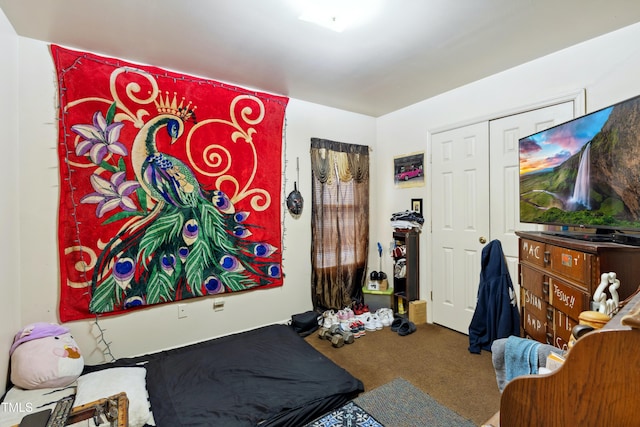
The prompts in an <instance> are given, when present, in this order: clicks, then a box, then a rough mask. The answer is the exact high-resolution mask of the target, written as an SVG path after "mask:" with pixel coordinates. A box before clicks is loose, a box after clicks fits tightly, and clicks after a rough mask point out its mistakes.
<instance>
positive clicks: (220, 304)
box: [213, 298, 224, 311]
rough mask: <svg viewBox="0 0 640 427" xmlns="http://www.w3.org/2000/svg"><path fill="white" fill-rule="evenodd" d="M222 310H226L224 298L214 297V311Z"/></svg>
mask: <svg viewBox="0 0 640 427" xmlns="http://www.w3.org/2000/svg"><path fill="white" fill-rule="evenodd" d="M222 310H224V298H214V299H213V311H222Z"/></svg>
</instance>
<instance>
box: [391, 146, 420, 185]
mask: <svg viewBox="0 0 640 427" xmlns="http://www.w3.org/2000/svg"><path fill="white" fill-rule="evenodd" d="M393 183H394V185H395V186H396V187H398V188H409V187H423V186H424V184H425V182H424V151H422V152H419V153H411V154H405V155H402V156H397V157H394V158H393Z"/></svg>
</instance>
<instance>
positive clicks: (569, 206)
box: [520, 97, 640, 231]
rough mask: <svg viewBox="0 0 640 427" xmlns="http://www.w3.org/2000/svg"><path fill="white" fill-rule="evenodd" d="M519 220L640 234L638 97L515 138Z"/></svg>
mask: <svg viewBox="0 0 640 427" xmlns="http://www.w3.org/2000/svg"><path fill="white" fill-rule="evenodd" d="M520 221H521V222H528V223H537V224H554V225H568V226H584V227H587V228H596V229H608V230H635V231H637V230H640V97H635V98H631V99H629V100H626V101H623V102H620V103H618V104H615V105H613V106H611V107H608V108H604V109H602V110H599V111H596V112H593V113H590V114H587V115H585V116H582V117H579V118H577V119H574V120H571V121H569V122H566V123H563V124H560V125H558V126H555V127H553V128H550V129H547V130H545V131H542V132H538V133H536V134H533V135H530V136H527V137H525V138H521V139H520Z"/></svg>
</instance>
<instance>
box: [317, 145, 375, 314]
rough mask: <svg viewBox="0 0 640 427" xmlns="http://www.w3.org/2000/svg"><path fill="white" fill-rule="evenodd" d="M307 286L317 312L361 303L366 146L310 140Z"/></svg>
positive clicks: (366, 196)
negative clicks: (310, 176)
mask: <svg viewBox="0 0 640 427" xmlns="http://www.w3.org/2000/svg"><path fill="white" fill-rule="evenodd" d="M311 174H312V180H311V181H312V202H311V204H312V208H311V209H312V212H311V236H312V241H311V267H312V271H311V287H312V300H313V306H314V308H316V309H335V310H339V309H341V308H344V307H346V306H348V305H350V304H351V302H352V301H353V300H361V299H362V286H363V285H364V283H365V280H366V277H365V276H366V271H367V253H368V250H369V147H367V146H363V145H354V144H346V143H342V142H335V141H329V140H326V139H319V138H311Z"/></svg>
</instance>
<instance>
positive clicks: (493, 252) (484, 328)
mask: <svg viewBox="0 0 640 427" xmlns="http://www.w3.org/2000/svg"><path fill="white" fill-rule="evenodd" d="M481 265H482V269H481V271H480V285H479V287H478V301H477V303H476V309H475V311H474V313H473V318H472V319H471V324H470V325H469V351H470V352H471V353H480V351H481V350H487V351H491V344H492V343H493V341H494V340H497V339H498V338H508V337H509V336H511V335H515V336H520V313H519V312H518V303H517V301H516V293H515V290H514V288H513V283H512V282H511V276H509V270H508V268H507V263H506V261H505V258H504V252H503V251H502V244H501V243H500V241H499V240H492V241H491V242H489V244H487V246H485V247H484V249H482V264H481Z"/></svg>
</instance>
